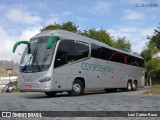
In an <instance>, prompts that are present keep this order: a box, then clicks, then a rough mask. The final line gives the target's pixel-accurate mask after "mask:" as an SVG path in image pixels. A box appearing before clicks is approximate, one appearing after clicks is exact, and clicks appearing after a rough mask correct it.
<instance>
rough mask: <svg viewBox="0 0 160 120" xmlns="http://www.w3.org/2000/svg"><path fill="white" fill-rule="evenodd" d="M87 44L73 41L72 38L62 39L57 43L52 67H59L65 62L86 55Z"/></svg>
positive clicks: (87, 52)
mask: <svg viewBox="0 0 160 120" xmlns="http://www.w3.org/2000/svg"><path fill="white" fill-rule="evenodd" d="M88 54H89V44H88V43H84V42H80V41H74V40H62V41H61V42H60V43H59V46H58V50H57V54H56V58H55V64H54V67H55V68H56V67H59V66H62V65H65V64H67V63H70V62H73V61H76V60H79V59H82V58H85V57H88Z"/></svg>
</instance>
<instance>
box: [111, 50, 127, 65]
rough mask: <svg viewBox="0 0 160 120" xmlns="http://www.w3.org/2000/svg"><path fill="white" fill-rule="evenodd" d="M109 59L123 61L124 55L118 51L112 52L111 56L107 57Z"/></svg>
mask: <svg viewBox="0 0 160 120" xmlns="http://www.w3.org/2000/svg"><path fill="white" fill-rule="evenodd" d="M109 60H110V61H114V62H119V63H125V56H124V54H122V53H120V52H114V54H112V56H111V57H110V58H109Z"/></svg>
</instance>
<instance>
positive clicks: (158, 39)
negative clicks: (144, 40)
mask: <svg viewBox="0 0 160 120" xmlns="http://www.w3.org/2000/svg"><path fill="white" fill-rule="evenodd" d="M148 39H150V42H149V44H152V45H153V46H154V47H155V48H158V49H160V27H158V28H157V29H154V35H153V36H151V37H148Z"/></svg>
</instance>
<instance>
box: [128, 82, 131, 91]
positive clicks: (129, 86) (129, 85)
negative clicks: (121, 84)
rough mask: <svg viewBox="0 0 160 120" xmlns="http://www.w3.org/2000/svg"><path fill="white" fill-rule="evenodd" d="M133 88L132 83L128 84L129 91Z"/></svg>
mask: <svg viewBox="0 0 160 120" xmlns="http://www.w3.org/2000/svg"><path fill="white" fill-rule="evenodd" d="M131 88H132V86H131V83H130V82H129V83H128V90H131Z"/></svg>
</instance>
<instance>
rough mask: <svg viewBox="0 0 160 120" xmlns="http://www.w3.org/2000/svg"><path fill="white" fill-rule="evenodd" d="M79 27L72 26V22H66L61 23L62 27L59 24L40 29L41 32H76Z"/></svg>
mask: <svg viewBox="0 0 160 120" xmlns="http://www.w3.org/2000/svg"><path fill="white" fill-rule="evenodd" d="M78 27H79V26H76V24H74V23H73V22H70V21H69V22H66V23H63V24H62V25H60V24H57V23H55V24H51V25H48V26H46V27H44V28H42V29H41V32H42V31H45V30H57V29H58V30H67V31H71V32H77V31H78V29H77V28H78Z"/></svg>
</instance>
